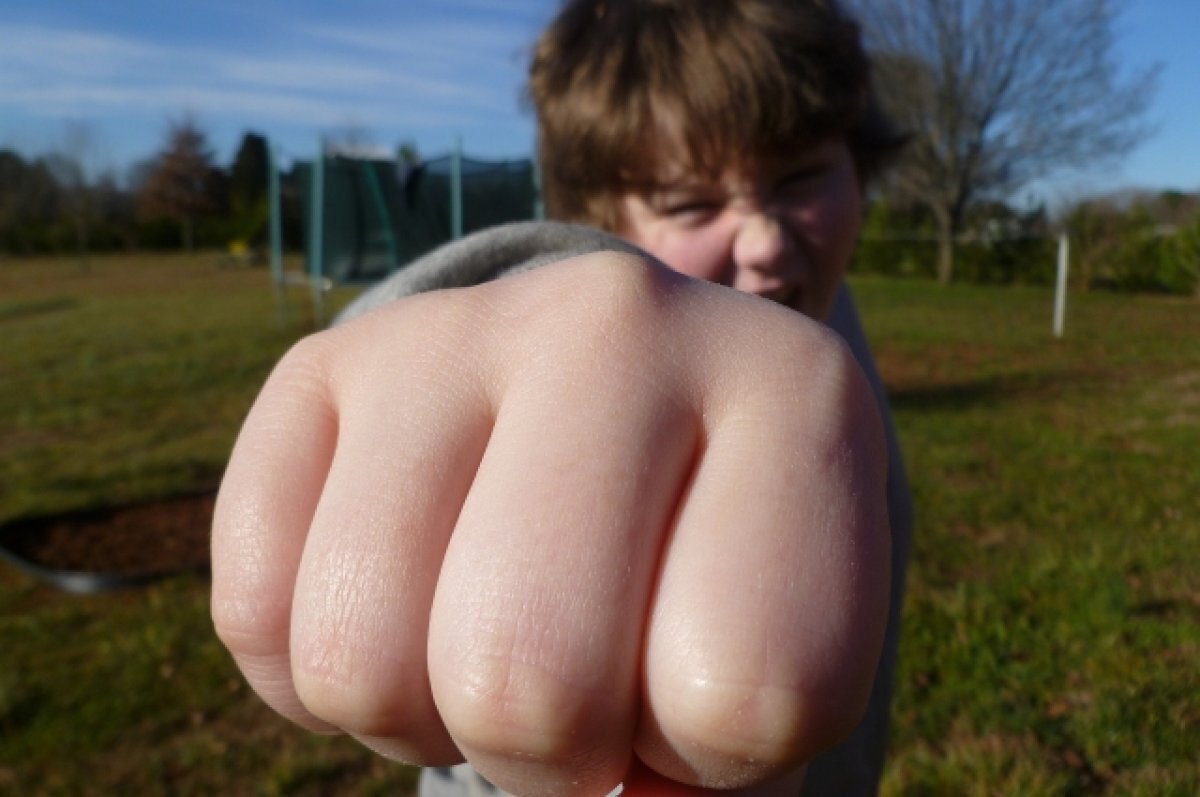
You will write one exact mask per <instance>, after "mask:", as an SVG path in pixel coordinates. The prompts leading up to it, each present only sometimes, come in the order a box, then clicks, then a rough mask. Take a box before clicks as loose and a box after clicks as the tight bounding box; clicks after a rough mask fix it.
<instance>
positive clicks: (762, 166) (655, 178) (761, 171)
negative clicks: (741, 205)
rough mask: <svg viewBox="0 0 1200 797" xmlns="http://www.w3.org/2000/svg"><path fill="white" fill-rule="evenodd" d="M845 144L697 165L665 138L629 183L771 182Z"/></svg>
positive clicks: (803, 145)
mask: <svg viewBox="0 0 1200 797" xmlns="http://www.w3.org/2000/svg"><path fill="white" fill-rule="evenodd" d="M842 143H844V141H843V139H841V138H824V139H821V140H818V141H798V142H796V143H795V144H794V145H792V146H790V147H787V148H785V149H781V150H779V151H775V152H767V153H746V152H737V151H731V152H730V153H729V155H728V157H725V158H719V159H716V162H697V156H695V155H691V154H689V152H688V149H687V147H685V146H683V145H682V144H681V143H680V142H679V141H678V140H672V139H670V138H666V139H665V140H660V145H659V146H655V147H652V148H651V149H652V151H654V152H657V153H659V156H658V157H657V158H654V159H652V160H650V161H647V162H646V163H645V164H644V165H643V166H642V170H643V171H642V173H640V174H637V175H635V176H634V179H632V180H631V181H630V182H631V183H632V184H633V185H634V187H635V188H640V189H643V190H646V189H649V190H654V189H661V188H679V187H687V186H703V185H711V184H713V183H724V182H729V181H737V182H743V181H759V180H764V179H770V178H772V177H776V176H779V175H781V174H785V173H787V172H789V171H792V170H794V169H796V168H797V167H800V166H804V165H807V164H810V163H811V162H812V161H813V160H814V159H816V158H821V157H822V156H825V155H828V154H830V153H831V152H833V151H836V149H837V147H838V145H839V144H842ZM709 160H712V159H709Z"/></svg>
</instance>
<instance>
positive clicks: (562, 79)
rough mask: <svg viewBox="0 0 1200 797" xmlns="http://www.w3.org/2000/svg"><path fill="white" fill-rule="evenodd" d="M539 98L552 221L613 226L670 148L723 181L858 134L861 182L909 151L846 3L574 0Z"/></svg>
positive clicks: (546, 53)
mask: <svg viewBox="0 0 1200 797" xmlns="http://www.w3.org/2000/svg"><path fill="white" fill-rule="evenodd" d="M529 97H530V99H531V100H532V101H533V104H534V106H535V108H536V110H537V117H538V137H539V142H538V150H539V159H540V163H541V179H542V192H543V197H544V200H545V204H546V210H547V213H548V215H550V216H552V217H554V218H560V219H568V220H573V221H586V222H590V223H593V224H597V225H599V226H601V227H605V228H608V229H615V228H617V227H618V226H619V224H620V219H619V217H618V209H617V206H616V201H615V198H616V197H617V196H618V195H619V194H622V193H625V192H627V191H629V190H631V189H632V190H638V189H639V188H641V187H644V186H645V183H646V181H647V180H648V179H649V178H650V177H651V176H652V175H654V174H655V172H656V169H655V163H656V162H657V161H658V160H659V159H660V158H661V157H662V156H663V155H664V154H665V153H662V152H658V151H656V149H655V147H656V146H658V145H661V144H662V142H663V141H664V139H665V140H670V139H671V138H672V137H673V138H676V143H677V145H678V146H681V147H682V148H683V152H682V153H681V154H682V155H683V156H684V157H685V159H686V163H687V164H688V165H689V166H690V167H692V168H695V169H698V170H701V171H703V172H705V173H707V174H709V175H710V176H715V175H716V174H719V173H720V171H722V169H723V168H724V167H725V166H726V165H728V164H729V163H730V162H735V163H736V162H737V161H738V160H739V159H750V158H756V157H767V156H781V155H786V154H787V153H788V152H789V151H790V150H793V149H795V148H797V147H801V146H804V145H807V144H811V143H814V142H816V141H819V140H821V139H824V138H828V137H831V136H840V137H845V138H846V140H847V142H848V143H849V145H850V149H851V152H852V154H853V155H854V159H855V163H856V166H857V168H858V174H859V179H860V180H862V181H867V180H869V179H870V178H871V177H872V176H874V175H875V173H876V172H877V171H878V170H879V169H880V167H881V166H882V165H883V163H884V162H885V161H886V160H888V159H889V156H890V155H891V153H892V152H893V151H895V150H896V149H897V148H898V146H899V143H900V140H899V138H898V137H897V136H896V135H894V134H893V132H892V131H891V128H890V127H889V126H888V125H887V123H886V122H885V120H884V119H883V116H882V114H881V113H879V112H878V110H877V109H876V107H875V105H874V103H873V102H871V101H870V99H869V97H870V89H869V66H868V61H867V56H866V54H865V52H864V51H863V47H862V44H861V41H860V36H859V29H858V25H857V24H856V23H855V22H854V21H853V20H851V19H850V18H849V17H847V16H845V15H844V14H843V13H842V12H841V10H840V9H839V8H838V6H837V5H836V0H567V2H566V3H565V5H564V6H563V8H562V10H561V11H560V12H559V15H558V16H557V18H556V19H555V20H554V22H553V23H551V25H550V27H548V28H547V29H546V31H545V32H544V33H543V34H542V37H541V39H540V40H539V41H538V43H537V46H536V48H535V50H534V55H533V63H532V65H531V68H530V76H529ZM675 125H678V126H679V129H678V130H676V129H674V126H675ZM674 134H677V136H676V135H674Z"/></svg>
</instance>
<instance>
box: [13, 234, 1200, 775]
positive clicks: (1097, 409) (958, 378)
mask: <svg viewBox="0 0 1200 797" xmlns="http://www.w3.org/2000/svg"><path fill="white" fill-rule="evenodd" d="M854 285H855V290H856V293H857V295H858V298H859V302H860V305H861V309H862V312H863V316H864V319H865V321H866V323H867V325H868V328H869V331H870V333H871V336H872V339H873V340H874V342H875V346H876V350H877V354H878V357H879V360H880V365H881V369H882V371H883V373H884V377H885V380H886V381H887V383H888V385H889V388H890V389H891V391H892V394H893V401H894V409H895V412H896V416H897V422H898V424H899V426H900V430H901V437H902V439H903V442H904V445H905V449H906V454H907V459H908V463H909V470H910V475H911V478H912V481H913V486H914V491H915V493H916V499H917V512H918V518H917V538H916V545H915V550H914V560H913V566H912V568H911V571H910V575H909V598H908V603H907V606H906V612H907V614H906V621H905V622H906V624H905V632H904V633H905V636H904V641H903V652H902V671H901V675H900V678H901V682H900V685H899V693H898V698H897V705H896V709H895V726H894V734H893V756H892V761H891V765H890V767H889V769H888V772H887V775H886V779H885V793H886V794H891V795H926V794H947V795H959V794H968V795H973V794H979V795H985V794H986V795H991V794H1022V795H1026V794H1028V795H1039V794H1046V795H1050V794H1055V795H1057V794H1078V795H1093V794H1105V795H1107V794H1111V795H1118V794H1120V795H1126V794H1132V795H1174V794H1177V795H1195V794H1200V757H1198V756H1197V753H1196V751H1197V750H1200V304H1197V303H1195V302H1191V301H1187V300H1177V299H1168V298H1160V297H1130V296H1118V295H1109V294H1096V295H1089V296H1073V297H1072V300H1071V304H1070V307H1069V308H1068V319H1067V337H1066V339H1065V340H1063V341H1054V340H1052V339H1051V338H1050V335H1049V328H1050V315H1051V296H1050V294H1049V292H1047V291H1045V290H1040V289H1021V288H980V287H969V286H961V287H952V288H939V287H937V286H935V285H932V284H928V283H923V282H903V281H893V280H876V279H866V278H862V279H856V280H855V281H854ZM344 298H345V297H344V296H339V297H335V301H334V304H335V305H336V304H337V303H338V302H340V301H342V300H344ZM308 308H309V305H308V303H307V302H306V301H305V297H304V295H303V294H302V293H301V292H300V291H299V290H296V289H293V292H292V293H291V294H290V301H289V302H288V304H287V305H286V307H284V306H282V305H280V303H279V302H278V301H277V300H276V298H275V297H274V295H273V294H272V292H271V290H270V287H269V281H268V278H267V275H266V274H265V273H264V272H263V271H262V270H247V269H240V268H218V267H217V266H216V265H215V257H214V256H212V255H203V256H196V257H190V258H189V257H182V256H171V257H149V256H147V257H142V258H94V259H93V260H92V262H91V266H90V268H89V269H88V270H87V271H83V270H81V269H80V268H79V267H78V266H77V265H76V264H75V263H74V262H73V261H54V260H41V261H13V260H0V337H2V339H3V342H4V343H3V346H0V521H3V520H10V519H13V518H16V517H20V516H24V515H30V514H41V513H47V512H54V511H62V510H67V509H74V508H82V507H90V506H96V505H111V504H120V503H126V502H130V501H136V500H140V499H144V498H151V497H158V496H163V495H169V494H173V493H178V492H184V491H191V490H195V489H197V488H204V487H211V486H213V485H214V484H215V483H216V481H217V480H218V479H219V476H220V473H221V469H222V467H223V464H224V460H225V457H226V455H227V454H228V451H229V447H230V445H231V444H232V441H233V437H234V434H235V433H236V431H237V428H238V425H239V423H240V421H241V418H242V416H243V415H244V413H245V411H246V409H247V408H248V406H249V402H250V401H251V400H252V398H253V396H254V394H255V392H256V391H257V389H258V386H259V385H260V384H261V382H262V380H263V378H264V377H265V375H266V372H267V370H268V369H269V368H270V366H271V364H272V363H273V362H274V361H275V359H276V358H277V357H278V356H279V354H280V353H282V351H283V350H284V349H285V348H286V347H287V346H288V345H289V343H290V342H291V341H293V340H294V339H295V338H297V337H298V336H299V335H301V334H303V333H304V331H305V330H306V329H308V328H309V327H310V325H311V317H310V311H309V309H308ZM207 590H208V585H207V583H206V582H205V580H204V579H203V578H200V577H197V576H193V575H187V576H179V577H177V578H172V579H169V580H166V581H164V582H160V583H158V584H155V585H153V586H150V587H145V588H140V589H136V590H130V591H122V592H115V593H108V594H104V595H99V596H90V597H79V596H72V595H66V594H63V593H59V592H57V591H55V590H53V589H51V588H48V587H45V586H42V585H40V584H38V583H36V582H34V581H33V580H31V579H29V578H27V577H26V576H24V575H22V574H21V573H20V572H18V571H16V570H15V569H13V568H11V567H8V566H6V565H0V794H4V795H7V794H12V795H41V794H47V795H49V794H54V795H58V794H61V795H79V794H115V793H121V794H138V795H155V794H162V795H189V794H196V795H210V794H230V795H239V794H247V795H257V794H314V795H315V794H340V793H345V794H389V795H394V794H404V793H406V792H407V791H408V790H409V788H410V786H411V783H412V776H413V773H412V771H411V770H408V769H406V768H403V767H399V766H395V765H391V764H388V763H386V762H384V761H382V760H381V759H379V758H377V757H374V756H372V755H369V754H366V753H363V752H362V751H360V750H359V749H358V748H357V746H356V745H354V744H353V743H351V742H348V741H346V740H344V739H330V738H326V737H318V736H313V735H310V734H308V733H306V732H302V731H299V730H296V729H293V728H292V727H290V726H289V725H288V724H287V723H285V722H283V721H282V720H279V719H277V718H275V717H274V716H273V715H272V714H271V713H270V712H269V711H268V710H266V709H265V708H263V707H262V706H261V705H260V704H259V702H258V701H257V698H255V697H254V696H253V694H252V693H250V692H249V690H248V689H247V688H246V687H245V685H244V684H243V682H242V680H241V678H240V676H239V675H238V673H237V672H236V670H235V669H234V668H233V667H232V665H231V664H230V662H229V660H228V658H227V656H226V654H225V653H224V651H223V649H222V648H221V646H220V645H219V644H218V643H217V642H216V640H215V639H214V638H213V635H212V633H211V630H210V628H209V624H208V608H207Z"/></svg>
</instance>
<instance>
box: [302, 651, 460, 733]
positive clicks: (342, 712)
mask: <svg viewBox="0 0 1200 797" xmlns="http://www.w3.org/2000/svg"><path fill="white" fill-rule="evenodd" d="M347 670H348V668H347V667H346V666H345V664H344V663H342V664H337V665H334V666H331V667H315V666H313V665H312V663H311V662H310V663H307V664H306V663H299V662H297V661H293V666H292V679H293V682H294V683H295V689H296V694H297V696H298V697H299V699H300V702H301V703H303V705H304V707H305V709H307V710H308V711H309V712H310V713H311V714H313V716H315V717H318V718H320V719H321V720H323V721H325V722H328V723H329V724H331V725H334V726H336V727H338V728H340V729H341V730H343V731H345V732H347V733H351V734H355V735H362V736H370V737H379V738H388V739H421V738H422V737H428V736H429V735H430V734H431V733H432V732H434V731H435V730H440V729H441V722H440V720H439V719H438V717H437V713H436V711H435V710H434V709H433V706H432V699H431V698H430V697H429V695H428V686H427V683H426V681H425V678H424V677H423V676H422V677H406V676H405V674H404V673H402V672H393V673H390V674H388V675H383V674H382V673H377V672H376V673H368V672H365V671H361V670H360V671H359V673H358V674H357V675H356V676H348V672H347Z"/></svg>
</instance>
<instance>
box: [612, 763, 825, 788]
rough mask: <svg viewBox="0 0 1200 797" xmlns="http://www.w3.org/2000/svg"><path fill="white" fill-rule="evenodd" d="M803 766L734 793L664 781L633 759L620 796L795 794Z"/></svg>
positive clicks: (799, 783)
mask: <svg viewBox="0 0 1200 797" xmlns="http://www.w3.org/2000/svg"><path fill="white" fill-rule="evenodd" d="M806 770H807V767H801V768H800V769H798V770H796V771H795V772H791V773H789V774H788V775H786V776H784V777H782V778H780V779H779V780H772V781H771V782H769V783H761V784H759V785H758V786H752V787H750V788H746V789H737V790H736V791H716V790H713V789H702V788H700V787H699V786H687V785H684V784H682V783H678V782H676V781H673V780H671V779H669V778H665V777H663V776H662V775H660V774H658V773H657V772H655V771H654V770H652V769H650V768H649V767H647V766H646V765H645V764H643V763H642V762H641V761H640V760H638V759H637V758H635V759H634V761H633V766H631V767H630V769H629V772H627V773H626V775H625V780H624V782H623V783H622V784H621V785H622V788H621V791H620V795H621V797H768V795H796V794H799V793H800V787H801V786H802V785H803V784H804V773H805V771H806Z"/></svg>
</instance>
